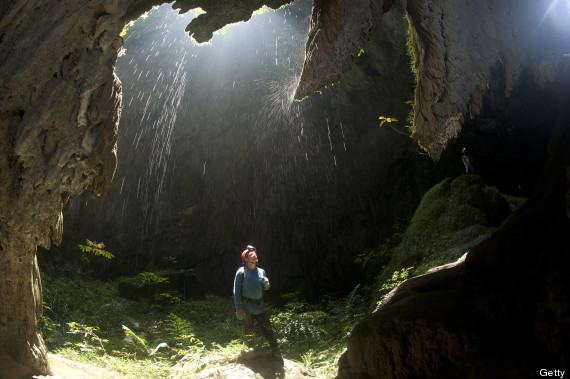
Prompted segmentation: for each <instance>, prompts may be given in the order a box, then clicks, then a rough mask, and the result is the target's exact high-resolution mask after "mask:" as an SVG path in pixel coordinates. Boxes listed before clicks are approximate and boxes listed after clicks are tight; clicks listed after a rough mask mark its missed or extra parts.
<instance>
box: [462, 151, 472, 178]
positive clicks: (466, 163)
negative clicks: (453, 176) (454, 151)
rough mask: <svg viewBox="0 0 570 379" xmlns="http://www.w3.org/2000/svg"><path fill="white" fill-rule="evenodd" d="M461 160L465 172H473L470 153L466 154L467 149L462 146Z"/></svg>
mask: <svg viewBox="0 0 570 379" xmlns="http://www.w3.org/2000/svg"><path fill="white" fill-rule="evenodd" d="M461 160H462V161H463V165H464V166H465V173H466V174H469V171H471V173H472V174H473V158H472V157H471V155H469V154H467V150H465V148H463V150H461Z"/></svg>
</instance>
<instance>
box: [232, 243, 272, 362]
mask: <svg viewBox="0 0 570 379" xmlns="http://www.w3.org/2000/svg"><path fill="white" fill-rule="evenodd" d="M241 261H242V263H243V264H244V267H240V268H239V269H238V270H237V272H236V276H235V279H234V302H235V306H236V316H237V318H238V319H240V320H242V319H243V324H244V327H245V339H246V343H247V344H248V346H251V345H252V344H253V319H255V320H256V321H257V325H259V327H260V328H261V331H262V333H263V335H264V336H265V339H266V340H267V342H268V343H269V346H271V350H272V352H273V357H274V358H275V359H276V360H278V361H280V362H281V363H283V357H282V356H281V351H280V350H279V346H277V338H276V337H275V332H274V331H273V329H272V328H271V323H270V322H269V316H268V315H267V312H265V304H264V302H263V291H264V290H268V289H269V279H267V276H266V275H265V271H264V270H263V269H262V268H258V267H257V252H256V251H255V247H253V246H251V245H248V246H247V249H246V250H244V251H243V253H242V254H241Z"/></svg>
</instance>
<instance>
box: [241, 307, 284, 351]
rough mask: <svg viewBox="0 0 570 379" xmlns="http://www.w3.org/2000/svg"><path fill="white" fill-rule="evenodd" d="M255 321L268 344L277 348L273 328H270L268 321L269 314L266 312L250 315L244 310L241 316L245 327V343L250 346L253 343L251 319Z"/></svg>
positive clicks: (274, 348)
mask: <svg viewBox="0 0 570 379" xmlns="http://www.w3.org/2000/svg"><path fill="white" fill-rule="evenodd" d="M254 319H255V320H256V321H257V325H259V327H260V329H261V332H262V333H263V336H264V337H265V339H266V340H267V342H269V346H271V349H273V350H279V347H278V346H277V337H275V332H274V331H273V328H271V323H270V322H269V316H268V315H267V312H263V313H261V314H258V315H251V314H249V313H247V312H245V315H244V317H243V326H244V327H245V339H246V343H247V344H248V345H249V346H251V345H252V344H253V320H254Z"/></svg>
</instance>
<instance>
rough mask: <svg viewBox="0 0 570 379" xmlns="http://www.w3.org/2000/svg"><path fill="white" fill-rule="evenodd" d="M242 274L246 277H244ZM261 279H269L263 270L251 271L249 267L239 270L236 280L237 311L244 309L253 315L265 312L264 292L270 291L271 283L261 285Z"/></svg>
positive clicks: (235, 300) (255, 269)
mask: <svg viewBox="0 0 570 379" xmlns="http://www.w3.org/2000/svg"><path fill="white" fill-rule="evenodd" d="M242 272H243V273H244V275H242ZM242 277H243V286H242ZM261 277H267V276H266V275H265V271H264V270H263V269H262V268H254V269H253V270H250V269H248V268H247V267H240V268H239V269H238V270H237V272H236V276H235V279H234V303H235V306H236V309H244V310H245V311H246V312H247V313H249V314H252V315H257V314H261V313H263V312H265V304H264V302H263V290H268V289H269V281H266V282H265V283H261V282H260V281H259V279H260V278H261Z"/></svg>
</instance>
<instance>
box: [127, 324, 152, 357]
mask: <svg viewBox="0 0 570 379" xmlns="http://www.w3.org/2000/svg"><path fill="white" fill-rule="evenodd" d="M121 328H122V329H123V331H124V332H125V336H126V341H127V342H128V343H130V344H131V345H132V346H134V348H135V351H136V353H139V354H142V355H143V356H148V355H150V350H149V348H148V346H147V341H146V340H145V339H144V338H142V337H139V336H137V335H136V334H135V332H133V331H132V330H131V329H129V328H128V327H126V326H125V325H121ZM136 353H135V354H136Z"/></svg>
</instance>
